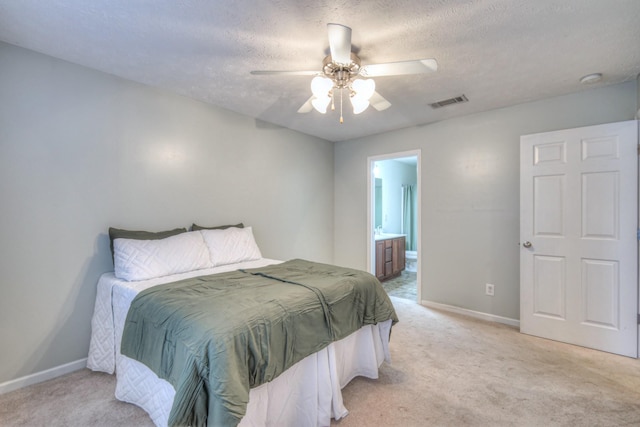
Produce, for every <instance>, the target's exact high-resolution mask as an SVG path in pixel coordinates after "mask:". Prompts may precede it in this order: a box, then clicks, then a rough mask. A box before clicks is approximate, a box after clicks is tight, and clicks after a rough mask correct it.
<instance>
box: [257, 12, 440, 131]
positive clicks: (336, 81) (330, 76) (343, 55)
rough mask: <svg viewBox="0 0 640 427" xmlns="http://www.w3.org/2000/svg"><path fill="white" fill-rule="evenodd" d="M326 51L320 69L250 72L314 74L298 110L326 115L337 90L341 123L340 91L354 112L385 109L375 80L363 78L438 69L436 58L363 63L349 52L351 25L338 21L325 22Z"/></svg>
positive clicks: (260, 73) (261, 73)
mask: <svg viewBox="0 0 640 427" xmlns="http://www.w3.org/2000/svg"><path fill="white" fill-rule="evenodd" d="M327 32H328V36H329V50H330V52H331V54H330V55H328V56H327V57H326V58H324V61H323V63H322V71H321V72H320V73H318V72H309V71H252V72H251V74H257V75H264V74H280V75H301V76H303V75H304V76H308V75H310V74H311V75H313V74H316V76H315V77H314V78H313V79H312V80H311V93H312V96H311V98H309V99H308V100H307V102H305V104H304V105H302V107H300V108H299V109H298V113H308V112H309V111H311V110H313V109H315V110H316V111H318V112H319V113H322V114H326V112H327V108H328V106H329V104H330V103H331V106H332V108H331V109H332V110H334V109H335V107H334V103H335V96H336V95H337V92H336V91H340V123H343V118H342V102H343V94H344V92H345V91H348V92H347V94H348V96H349V100H350V101H351V106H352V107H353V113H354V114H360V113H362V112H363V111H365V110H366V109H367V108H369V105H372V106H373V108H375V109H376V110H378V111H383V110H386V109H387V108H389V107H390V106H391V103H390V102H389V101H387V100H386V99H384V97H382V95H380V94H379V93H378V92H376V83H375V81H373V80H372V79H370V78H369V79H365V78H362V77H379V76H396V75H407V74H423V73H430V72H434V71H436V70H437V69H438V63H437V62H436V60H435V59H418V60H413V61H400V62H389V63H384V64H371V65H366V66H362V65H361V62H360V58H358V56H357V55H356V54H355V53H353V52H351V28H349V27H347V26H344V25H340V24H327Z"/></svg>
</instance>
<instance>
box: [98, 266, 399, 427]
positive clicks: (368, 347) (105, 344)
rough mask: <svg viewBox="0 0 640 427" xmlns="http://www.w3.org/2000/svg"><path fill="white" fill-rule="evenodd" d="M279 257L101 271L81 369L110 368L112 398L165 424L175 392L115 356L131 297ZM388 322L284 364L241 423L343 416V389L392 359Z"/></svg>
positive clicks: (319, 422) (255, 395) (321, 422)
mask: <svg viewBox="0 0 640 427" xmlns="http://www.w3.org/2000/svg"><path fill="white" fill-rule="evenodd" d="M279 262H280V261H277V260H271V259H266V258H261V259H259V260H255V261H248V262H242V263H238V264H231V265H225V266H220V267H215V268H211V269H204V270H198V271H190V272H188V273H182V274H176V275H172V276H166V277H161V278H155V279H150V280H144V281H138V282H126V281H122V280H119V279H117V278H116V277H115V276H114V274H113V273H105V274H103V275H102V276H101V277H100V279H99V281H98V287H97V295H96V302H95V309H94V315H93V319H92V324H91V326H92V335H91V344H90V349H89V356H88V361H87V367H88V368H89V369H92V370H94V371H101V372H107V373H111V374H112V373H114V372H115V374H116V378H117V383H116V392H115V395H116V398H117V399H119V400H122V401H125V402H129V403H133V404H135V405H137V406H140V407H141V408H143V409H144V410H145V411H146V412H147V413H148V414H149V416H150V417H151V419H152V420H153V422H154V423H155V424H156V425H157V426H166V425H167V420H168V417H169V412H170V410H171V406H172V403H173V398H174V394H175V391H174V389H173V387H172V386H171V385H170V384H169V383H168V382H166V381H164V380H162V379H160V378H158V377H157V375H156V374H155V373H153V372H152V371H151V370H150V369H149V368H147V367H146V366H145V365H143V364H141V363H139V362H137V361H135V360H133V359H130V358H128V357H126V356H124V355H122V354H120V341H121V338H122V329H123V325H124V321H125V319H126V316H127V312H128V310H129V306H130V304H131V301H132V300H133V298H134V297H135V296H136V294H137V293H138V292H140V291H142V290H144V289H147V288H149V287H152V286H156V285H159V284H162V283H168V282H172V281H176V280H181V279H186V278H189V277H195V276H200V275H205V274H214V273H222V272H226V271H232V270H236V269H239V268H255V267H262V266H265V265H269V264H274V263H279ZM390 328H391V321H390V320H389V321H387V322H382V323H379V324H377V325H367V326H365V327H363V328H361V329H360V330H358V331H356V332H355V333H353V334H351V335H349V336H348V337H346V338H344V339H343V340H340V341H336V342H334V343H332V344H330V345H329V346H328V347H326V348H324V349H323V350H321V351H319V352H317V353H314V354H312V355H310V356H308V357H307V358H305V359H303V360H301V361H300V362H298V363H296V364H295V365H293V366H292V367H291V368H289V369H288V370H286V371H285V372H284V373H283V374H281V375H280V376H279V377H278V378H276V379H275V380H274V381H271V382H270V383H267V384H263V385H261V386H259V387H256V388H254V389H251V392H250V394H249V405H248V407H247V413H246V415H245V417H244V418H243V419H242V421H241V423H240V425H241V426H271V425H273V426H276V425H278V426H286V425H295V426H326V425H329V423H330V419H331V418H334V419H340V418H342V417H344V416H346V415H347V414H348V411H347V409H346V408H345V407H344V404H343V402H342V394H341V389H342V388H343V387H344V386H345V385H346V384H347V383H348V382H349V381H351V379H353V378H354V377H356V376H365V377H368V378H377V377H378V368H379V366H380V365H381V363H382V362H383V361H385V360H386V361H390V357H389V348H388V337H389V332H390Z"/></svg>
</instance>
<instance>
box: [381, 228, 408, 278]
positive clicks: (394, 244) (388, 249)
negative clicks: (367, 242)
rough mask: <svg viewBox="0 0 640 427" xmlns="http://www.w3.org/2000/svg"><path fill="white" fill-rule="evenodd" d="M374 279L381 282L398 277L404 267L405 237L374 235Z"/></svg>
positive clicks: (398, 235) (399, 235) (401, 235)
mask: <svg viewBox="0 0 640 427" xmlns="http://www.w3.org/2000/svg"><path fill="white" fill-rule="evenodd" d="M375 241H376V277H377V278H378V280H380V281H381V282H382V281H384V280H387V279H391V278H392V277H396V276H399V275H400V273H401V272H402V270H404V267H405V256H404V255H405V254H404V250H405V236H404V235H403V234H376V236H375Z"/></svg>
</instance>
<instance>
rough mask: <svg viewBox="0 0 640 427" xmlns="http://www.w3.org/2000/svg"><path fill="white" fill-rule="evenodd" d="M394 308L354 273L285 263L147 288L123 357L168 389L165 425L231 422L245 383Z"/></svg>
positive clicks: (374, 283)
mask: <svg viewBox="0 0 640 427" xmlns="http://www.w3.org/2000/svg"><path fill="white" fill-rule="evenodd" d="M389 319H392V320H393V323H395V322H397V321H398V319H397V317H396V313H395V310H394V308H393V305H392V304H391V301H390V300H389V297H388V296H387V294H386V292H385V291H384V289H383V288H382V286H381V285H380V283H379V282H378V280H377V279H376V278H375V277H374V276H372V275H370V274H368V273H366V272H363V271H359V270H353V269H348V268H342V267H336V266H332V265H326V264H318V263H313V262H310V261H305V260H291V261H287V262H284V263H282V264H277V265H271V266H267V267H263V268H256V269H249V270H237V271H233V272H229V273H221V274H214V275H210V276H201V277H196V278H192V279H187V280H182V281H179V282H173V283H169V284H165V285H159V286H155V287H153V288H150V289H147V290H145V291H142V292H140V293H139V294H138V295H137V296H136V298H135V299H134V300H133V302H132V303H131V308H130V309H129V313H128V315H127V320H126V323H125V326H124V332H123V337H122V348H121V352H122V354H124V355H126V356H128V357H131V358H133V359H136V360H138V361H140V362H142V363H144V364H145V365H147V366H148V367H149V368H150V369H151V370H152V371H154V372H155V373H156V374H157V375H158V376H159V377H160V378H163V379H165V380H167V381H168V382H169V383H171V384H172V385H173V387H174V388H175V390H176V395H175V398H174V402H173V407H172V409H171V414H170V416H169V425H171V426H173V425H191V426H200V425H209V426H235V425H237V424H238V423H239V422H240V420H241V418H242V417H243V416H244V414H245V412H246V408H247V403H248V401H249V389H250V388H251V387H255V386H258V385H260V384H264V383H266V382H269V381H271V380H273V379H274V378H276V377H277V376H278V375H280V374H281V373H282V372H284V371H285V370H286V369H287V368H289V367H290V366H292V365H293V364H295V363H296V362H298V361H300V360H302V359H303V358H305V357H306V356H308V355H310V354H312V353H315V352H317V351H319V350H321V349H323V348H324V347H326V346H327V345H329V344H330V343H331V342H333V341H336V340H339V339H342V338H344V337H346V336H347V335H349V334H351V333H353V332H355V331H356V330H358V329H359V328H361V327H362V326H364V325H369V324H376V323H378V322H382V321H385V320H389Z"/></svg>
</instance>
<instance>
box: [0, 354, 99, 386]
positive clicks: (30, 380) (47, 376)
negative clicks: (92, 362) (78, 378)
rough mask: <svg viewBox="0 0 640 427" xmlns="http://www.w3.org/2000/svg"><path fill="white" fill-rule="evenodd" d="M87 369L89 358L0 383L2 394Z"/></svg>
mask: <svg viewBox="0 0 640 427" xmlns="http://www.w3.org/2000/svg"><path fill="white" fill-rule="evenodd" d="M86 367H87V358H86V357H85V358H84V359H80V360H76V361H75V362H71V363H66V364H64V365H60V366H56V367H55V368H51V369H47V370H46V371H41V372H36V373H35V374H31V375H27V376H26V377H22V378H16V379H15V380H11V381H7V382H5V383H0V394H4V393H9V392H10V391H14V390H18V389H20V388H23V387H27V386H30V385H33V384H38V383H41V382H43V381H47V380H51V379H54V378H57V377H60V376H62V375H66V374H69V373H71V372H74V371H79V370H80V369H83V368H86Z"/></svg>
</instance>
